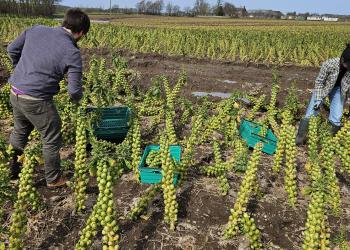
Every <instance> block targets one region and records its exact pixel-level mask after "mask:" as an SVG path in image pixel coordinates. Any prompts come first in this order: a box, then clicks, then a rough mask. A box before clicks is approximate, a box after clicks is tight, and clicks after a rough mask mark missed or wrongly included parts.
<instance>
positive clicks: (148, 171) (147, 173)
mask: <svg viewBox="0 0 350 250" xmlns="http://www.w3.org/2000/svg"><path fill="white" fill-rule="evenodd" d="M169 149H170V156H171V157H172V158H173V159H174V160H175V161H176V162H178V163H180V161H181V146H178V145H171V146H169ZM159 150H160V147H159V145H149V146H147V147H146V148H145V150H144V151H143V155H142V158H141V161H140V164H139V166H138V169H139V171H140V180H141V183H147V184H157V183H161V182H162V178H163V175H162V170H161V169H160V168H152V167H145V166H146V159H147V156H148V154H149V153H150V152H151V151H159ZM179 178H180V175H179V174H178V173H174V185H176V184H177V183H178V181H179Z"/></svg>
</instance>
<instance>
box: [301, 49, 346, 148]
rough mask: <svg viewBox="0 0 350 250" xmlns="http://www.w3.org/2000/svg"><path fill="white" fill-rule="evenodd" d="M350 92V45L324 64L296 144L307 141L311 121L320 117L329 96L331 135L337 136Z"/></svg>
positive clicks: (302, 121)
mask: <svg viewBox="0 0 350 250" xmlns="http://www.w3.org/2000/svg"><path fill="white" fill-rule="evenodd" d="M349 90H350V44H348V45H347V46H346V48H345V50H344V51H343V53H342V55H341V56H340V58H339V57H336V58H332V59H329V60H327V61H325V62H324V63H323V64H322V67H321V70H320V73H319V75H318V76H317V78H316V81H315V88H314V91H313V94H312V97H311V100H310V103H309V106H308V108H307V110H306V115H305V118H304V119H303V120H301V122H300V125H299V129H298V134H297V138H296V144H297V145H302V144H304V143H305V141H306V136H307V132H308V126H309V119H310V117H311V116H313V115H314V116H316V115H318V113H319V111H320V107H321V105H322V103H323V101H324V99H325V98H326V97H327V96H329V99H330V113H329V118H328V120H329V123H330V126H331V134H332V135H335V134H336V133H337V132H338V130H339V129H340V128H341V118H342V116H343V110H344V103H345V100H346V98H349V97H350V96H349Z"/></svg>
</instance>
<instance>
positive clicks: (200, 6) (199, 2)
mask: <svg viewBox="0 0 350 250" xmlns="http://www.w3.org/2000/svg"><path fill="white" fill-rule="evenodd" d="M193 11H194V13H195V14H197V15H207V14H209V11H210V5H209V3H208V2H206V1H205V0H196V2H195V4H194V7H193Z"/></svg>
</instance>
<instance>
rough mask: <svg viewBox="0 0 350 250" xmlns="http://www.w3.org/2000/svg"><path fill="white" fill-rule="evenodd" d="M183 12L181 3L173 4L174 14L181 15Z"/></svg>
mask: <svg viewBox="0 0 350 250" xmlns="http://www.w3.org/2000/svg"><path fill="white" fill-rule="evenodd" d="M180 12H181V8H180V6H179V5H174V6H173V16H179V15H180Z"/></svg>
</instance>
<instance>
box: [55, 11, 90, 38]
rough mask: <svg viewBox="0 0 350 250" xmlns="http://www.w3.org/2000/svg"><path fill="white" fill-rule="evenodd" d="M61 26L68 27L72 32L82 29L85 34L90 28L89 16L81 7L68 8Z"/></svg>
mask: <svg viewBox="0 0 350 250" xmlns="http://www.w3.org/2000/svg"><path fill="white" fill-rule="evenodd" d="M62 26H63V27H65V28H67V29H70V30H71V31H72V32H73V33H79V32H81V31H83V33H84V34H86V33H88V31H89V29H90V18H89V17H88V15H87V14H85V12H83V11H82V10H81V9H78V8H72V9H68V10H67V12H66V14H65V16H64V19H63V23H62Z"/></svg>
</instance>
